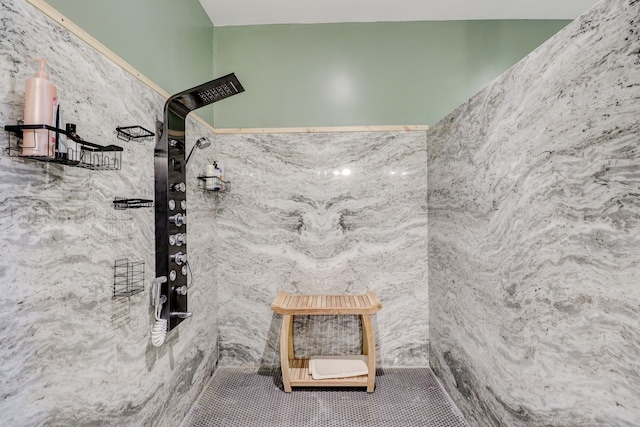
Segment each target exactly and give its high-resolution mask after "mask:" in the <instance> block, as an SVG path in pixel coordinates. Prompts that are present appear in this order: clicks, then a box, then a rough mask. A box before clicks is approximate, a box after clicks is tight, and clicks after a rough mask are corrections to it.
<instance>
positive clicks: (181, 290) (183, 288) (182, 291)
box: [173, 285, 187, 295]
mask: <svg viewBox="0 0 640 427" xmlns="http://www.w3.org/2000/svg"><path fill="white" fill-rule="evenodd" d="M173 290H174V291H175V293H176V294H178V295H186V294H187V285H183V286H178V287H176V288H174V289H173Z"/></svg>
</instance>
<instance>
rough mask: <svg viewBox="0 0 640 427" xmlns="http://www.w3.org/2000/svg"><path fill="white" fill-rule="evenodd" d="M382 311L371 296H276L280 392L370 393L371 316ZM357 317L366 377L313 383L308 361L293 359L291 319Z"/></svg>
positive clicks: (372, 379)
mask: <svg viewBox="0 0 640 427" xmlns="http://www.w3.org/2000/svg"><path fill="white" fill-rule="evenodd" d="M381 308H382V303H381V302H380V300H379V299H378V296H377V295H376V293H375V292H373V291H369V292H367V293H366V294H364V295H289V294H287V293H285V292H282V291H280V292H278V294H277V295H276V297H275V298H274V300H273V302H272V303H271V309H272V310H273V311H275V312H276V313H278V314H281V315H282V328H281V330H280V365H281V367H282V382H283V384H284V391H286V392H287V393H290V392H291V387H292V386H295V387H367V392H369V393H372V392H373V389H374V387H375V381H376V345H375V337H374V334H373V326H372V324H371V317H370V316H371V314H374V313H376V312H377V311H378V310H380V309H381ZM295 315H305V316H310V315H359V316H360V318H361V319H362V354H363V355H366V356H367V368H368V369H367V371H368V374H367V375H361V376H357V377H348V378H331V379H321V380H315V379H313V377H312V376H311V374H310V373H309V359H297V358H296V357H295V354H294V350H293V316H295Z"/></svg>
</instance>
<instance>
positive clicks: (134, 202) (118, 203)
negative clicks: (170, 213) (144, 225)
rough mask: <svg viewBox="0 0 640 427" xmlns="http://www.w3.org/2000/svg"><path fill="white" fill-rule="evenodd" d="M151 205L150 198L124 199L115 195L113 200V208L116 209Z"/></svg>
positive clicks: (148, 206)
mask: <svg viewBox="0 0 640 427" xmlns="http://www.w3.org/2000/svg"><path fill="white" fill-rule="evenodd" d="M152 207H153V200H150V199H126V198H124V197H116V198H115V199H114V200H113V208H114V209H118V210H123V209H138V208H152Z"/></svg>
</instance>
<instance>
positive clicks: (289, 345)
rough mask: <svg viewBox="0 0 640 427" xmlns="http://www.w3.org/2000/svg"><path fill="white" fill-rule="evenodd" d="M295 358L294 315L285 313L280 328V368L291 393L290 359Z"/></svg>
mask: <svg viewBox="0 0 640 427" xmlns="http://www.w3.org/2000/svg"><path fill="white" fill-rule="evenodd" d="M293 358H294V354H293V316H291V315H284V316H282V327H281V329H280V368H281V369H282V384H283V385H284V391H286V392H287V393H291V376H290V370H289V360H293Z"/></svg>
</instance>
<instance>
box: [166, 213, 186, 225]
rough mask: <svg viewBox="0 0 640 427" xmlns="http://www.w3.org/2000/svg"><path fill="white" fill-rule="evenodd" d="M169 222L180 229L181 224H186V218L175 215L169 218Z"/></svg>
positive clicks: (179, 214)
mask: <svg viewBox="0 0 640 427" xmlns="http://www.w3.org/2000/svg"><path fill="white" fill-rule="evenodd" d="M169 221H171V222H173V223H174V224H175V225H176V226H178V227H180V226H181V225H182V224H186V223H187V216H186V215H182V214H181V213H177V214H175V215H172V216H170V217H169Z"/></svg>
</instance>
